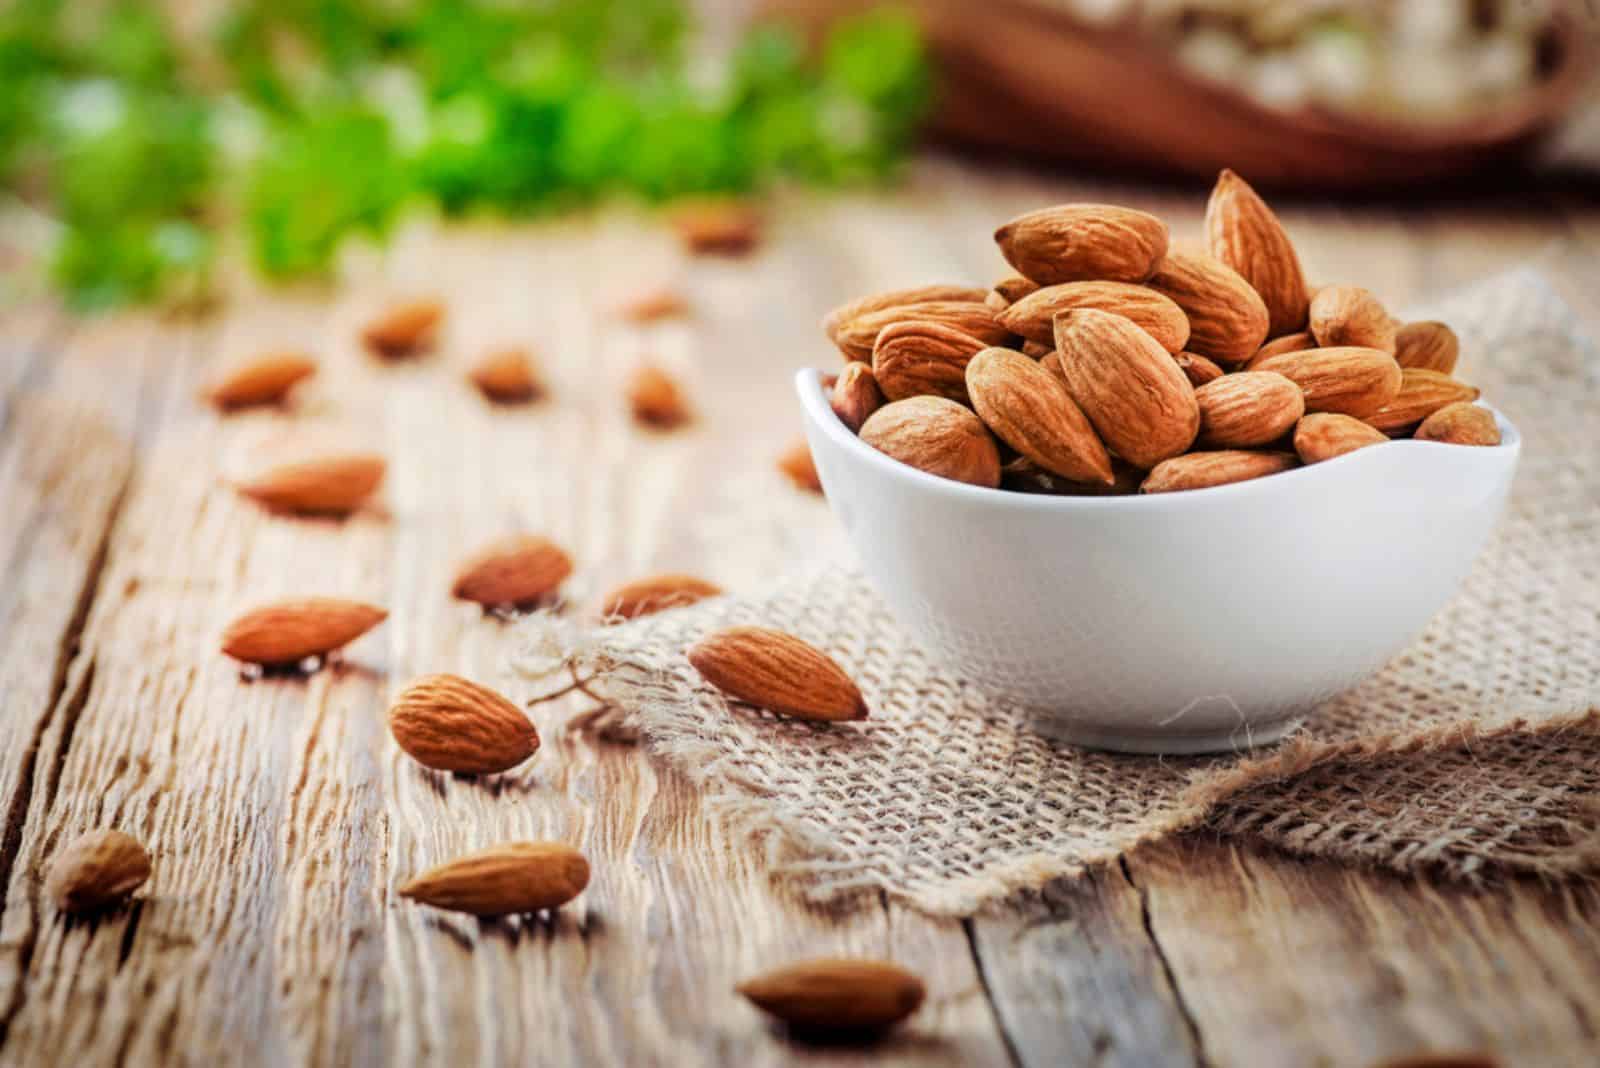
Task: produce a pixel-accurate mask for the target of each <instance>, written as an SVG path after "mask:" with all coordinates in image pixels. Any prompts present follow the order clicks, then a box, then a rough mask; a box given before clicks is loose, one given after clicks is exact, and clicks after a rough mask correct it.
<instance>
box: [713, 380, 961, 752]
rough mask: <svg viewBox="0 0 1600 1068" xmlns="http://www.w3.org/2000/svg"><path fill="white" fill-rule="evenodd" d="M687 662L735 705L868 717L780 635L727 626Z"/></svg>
mask: <svg viewBox="0 0 1600 1068" xmlns="http://www.w3.org/2000/svg"><path fill="white" fill-rule="evenodd" d="M967 414H969V415H970V414H971V413H970V412H969V413H967ZM688 657H689V663H690V664H691V665H693V667H694V669H695V670H696V671H698V672H699V673H700V674H701V676H702V677H703V678H704V679H705V680H706V681H707V682H709V683H710V684H711V685H712V686H714V687H716V688H717V689H718V690H721V691H722V692H723V693H724V694H726V695H727V696H729V697H731V698H733V699H734V700H736V701H743V702H745V703H746V704H752V705H755V706H757V707H759V708H765V709H767V710H768V711H771V712H781V713H783V714H784V715H787V716H795V717H797V718H799V719H810V720H825V721H837V720H849V719H865V718H866V717H867V702H866V701H865V700H864V699H863V698H862V696H861V691H860V690H859V689H857V688H856V684H855V683H854V682H852V681H851V680H850V676H849V675H846V674H845V673H844V669H843V668H841V667H840V666H839V665H838V664H837V663H835V662H834V661H833V659H832V658H831V657H829V656H828V655H827V654H826V653H824V652H822V651H821V650H820V649H817V648H816V647H815V646H813V645H810V644H808V643H806V642H803V641H801V640H800V639H799V638H796V637H795V636H794V635H792V634H786V633H784V632H783V631H781V630H773V629H772V628H770V627H728V628H726V629H724V630H719V631H716V632H715V633H712V634H708V635H706V636H705V637H704V638H701V639H700V640H699V641H697V642H695V643H694V644H693V645H691V646H690V647H689V650H688Z"/></svg>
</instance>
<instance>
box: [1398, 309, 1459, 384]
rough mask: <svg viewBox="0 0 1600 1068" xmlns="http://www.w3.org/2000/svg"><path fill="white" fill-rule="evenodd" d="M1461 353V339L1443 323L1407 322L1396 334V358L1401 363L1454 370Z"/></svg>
mask: <svg viewBox="0 0 1600 1068" xmlns="http://www.w3.org/2000/svg"><path fill="white" fill-rule="evenodd" d="M1460 355H1461V341H1460V339H1459V338H1457V337H1456V332H1455V331H1454V330H1452V329H1450V328H1449V327H1448V326H1446V325H1445V324H1444V323H1439V322H1433V321H1430V320H1424V321H1421V322H1415V323H1406V324H1405V325H1404V326H1402V327H1401V328H1400V329H1399V330H1397V331H1396V332H1395V335H1394V358H1395V362H1396V363H1398V364H1399V365H1400V366H1401V367H1415V368H1418V369H1419V370H1423V371H1438V372H1440V373H1442V374H1447V375H1448V374H1453V373H1454V372H1455V369H1456V360H1457V358H1458V357H1460Z"/></svg>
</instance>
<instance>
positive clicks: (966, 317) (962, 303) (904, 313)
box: [834, 300, 1011, 362]
mask: <svg viewBox="0 0 1600 1068" xmlns="http://www.w3.org/2000/svg"><path fill="white" fill-rule="evenodd" d="M904 322H921V323H931V324H933V325H936V326H943V327H948V328H950V329H952V330H958V331H960V332H961V333H963V334H967V335H969V336H971V337H974V338H977V339H978V340H979V341H980V342H982V343H983V344H984V345H999V344H1002V343H1004V342H1005V341H1006V340H1007V339H1008V338H1009V337H1010V336H1011V335H1010V332H1009V331H1008V330H1006V328H1005V327H1003V326H1001V325H1000V321H999V320H998V319H996V318H995V314H994V309H993V308H990V307H988V306H987V305H985V304H984V303H983V302H982V301H971V300H929V301H922V302H920V303H917V304H900V305H895V306H893V307H889V308H883V309H881V310H878V311H870V312H867V313H865V314H863V315H859V316H856V317H855V318H854V319H851V320H849V321H848V322H846V323H844V324H843V325H842V326H841V327H840V330H839V336H838V337H837V338H835V339H834V343H835V344H836V345H838V346H839V351H840V352H842V353H844V354H845V357H846V358H847V359H851V360H861V361H863V362H870V361H871V359H872V354H873V352H874V351H876V349H877V344H878V335H879V333H880V332H882V331H883V330H884V329H886V328H888V327H891V326H894V325H895V324H896V323H904Z"/></svg>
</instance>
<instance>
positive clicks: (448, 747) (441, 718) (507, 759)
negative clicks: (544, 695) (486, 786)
mask: <svg viewBox="0 0 1600 1068" xmlns="http://www.w3.org/2000/svg"><path fill="white" fill-rule="evenodd" d="M389 733H390V734H392V735H394V740H395V744H396V745H398V746H399V747H400V748H401V749H404V750H405V751H406V753H407V754H408V755H409V756H410V757H411V759H413V760H415V761H416V762H417V763H418V764H421V765H422V766H423V767H425V768H433V769H434V770H435V771H452V772H456V773H458V774H462V775H491V774H493V773H495V772H497V771H506V770H507V769H509V768H514V767H516V766H517V765H518V764H520V763H522V762H523V761H524V760H527V759H528V758H529V757H531V756H532V755H533V754H534V753H535V752H537V751H538V749H539V732H538V731H537V730H535V729H534V726H533V724H532V723H530V722H528V717H527V716H526V715H524V714H523V711H522V709H520V708H518V707H517V706H516V705H514V704H512V703H511V702H510V701H508V700H506V699H505V698H504V697H501V696H500V695H499V694H497V693H495V692H494V691H493V690H491V689H489V688H488V687H486V686H479V685H478V684H477V683H475V682H472V681H470V680H467V679H464V678H462V677H461V676H459V675H424V676H423V677H422V678H420V679H417V680H415V681H414V682H412V683H411V685H409V686H407V687H406V688H405V689H404V690H401V691H400V695H399V696H398V697H396V698H395V701H394V704H393V705H392V706H391V707H390V708H389Z"/></svg>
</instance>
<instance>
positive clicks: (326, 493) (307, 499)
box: [235, 453, 388, 516]
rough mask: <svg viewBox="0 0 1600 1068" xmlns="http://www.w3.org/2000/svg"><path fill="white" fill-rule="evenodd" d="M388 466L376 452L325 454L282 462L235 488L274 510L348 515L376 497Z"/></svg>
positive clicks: (291, 513) (295, 513)
mask: <svg viewBox="0 0 1600 1068" xmlns="http://www.w3.org/2000/svg"><path fill="white" fill-rule="evenodd" d="M387 469H388V464H387V463H386V462H385V461H384V459H383V457H382V456H378V455H375V454H372V453H349V454H346V455H333V456H324V457H320V458H318V459H314V460H301V461H298V462H296V463H289V464H282V465H280V466H278V467H274V468H272V469H271V470H269V471H266V472H265V473H263V474H261V475H258V476H256V477H255V478H252V479H250V480H248V481H246V482H241V483H239V484H238V485H237V486H236V487H235V488H236V489H238V491H239V493H240V494H241V495H242V496H245V497H248V498H250V499H251V500H253V501H255V502H256V503H257V504H259V505H261V506H262V507H263V508H266V509H267V510H268V511H271V512H282V513H286V514H290V515H334V516H338V515H348V514H350V513H351V512H353V511H355V510H356V509H357V508H360V507H361V505H362V504H363V503H364V502H365V501H366V499H367V498H368V497H370V496H372V492H373V491H374V490H376V489H377V488H378V485H379V484H380V483H381V482H382V481H383V476H384V472H385V471H386V470H387Z"/></svg>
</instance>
